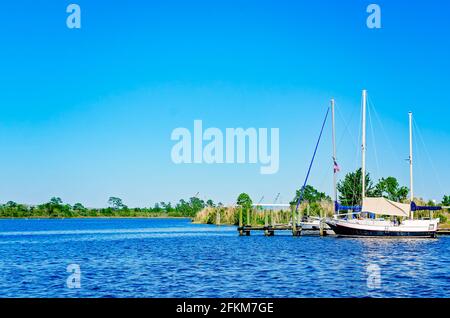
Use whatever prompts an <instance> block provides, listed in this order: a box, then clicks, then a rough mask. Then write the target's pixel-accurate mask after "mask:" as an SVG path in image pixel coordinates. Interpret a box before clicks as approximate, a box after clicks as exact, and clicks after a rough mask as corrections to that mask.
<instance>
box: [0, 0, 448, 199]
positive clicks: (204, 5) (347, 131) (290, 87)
mask: <svg viewBox="0 0 450 318" xmlns="http://www.w3.org/2000/svg"><path fill="white" fill-rule="evenodd" d="M72 2H73V3H77V4H79V5H80V7H81V24H82V27H81V29H79V30H75V29H68V28H67V27H66V17H67V16H68V14H67V13H66V7H67V5H68V4H70V3H71V2H69V1H61V0H58V1H55V0H46V1H24V0H15V1H8V2H6V1H3V2H2V5H1V9H0V39H1V45H0V84H1V88H0V180H1V182H0V202H5V201H8V200H14V201H17V202H23V203H30V204H35V203H42V202H45V201H47V200H48V199H49V198H50V197H52V196H60V197H61V198H62V199H63V200H64V201H65V202H69V203H75V202H83V203H84V204H85V205H87V206H92V207H96V206H104V205H106V202H107V200H108V197H109V196H119V197H121V198H122V199H123V200H124V202H125V203H126V204H128V205H129V206H148V205H153V204H154V203H155V202H159V201H177V200H178V199H180V198H188V197H190V196H193V195H194V194H195V193H196V192H200V195H199V196H200V197H201V198H204V199H205V198H212V199H213V200H214V201H222V202H224V203H231V202H234V201H235V198H236V197H237V195H238V194H239V193H240V192H248V193H249V194H250V195H251V196H252V197H253V199H254V200H255V201H258V200H259V198H260V197H261V196H263V195H264V197H265V200H264V201H267V202H271V201H272V200H273V199H274V197H275V196H276V194H277V193H278V192H280V193H281V199H282V201H284V202H287V201H288V200H290V199H291V198H292V196H293V194H294V190H295V189H296V188H299V187H300V186H301V185H302V183H303V180H304V177H305V174H306V170H307V167H308V163H309V160H310V158H311V155H312V152H313V148H314V144H315V142H316V139H317V135H318V133H319V129H320V125H321V121H322V119H323V116H324V115H325V111H326V108H327V107H328V104H329V99H330V98H331V97H334V98H335V99H336V105H337V108H338V114H337V118H336V119H337V122H336V124H337V139H338V162H339V164H340V166H341V168H342V172H341V174H340V177H342V176H343V175H344V174H345V173H346V172H348V171H352V170H354V169H355V168H357V167H358V166H359V165H360V157H359V155H358V150H359V141H358V136H359V131H360V122H359V121H360V119H359V118H360V98H361V90H362V89H363V88H366V89H367V90H368V94H369V98H370V101H371V109H372V110H371V115H372V116H371V119H372V121H371V123H372V125H370V123H368V137H367V141H368V154H367V155H368V163H367V169H368V170H369V171H370V172H371V173H372V175H373V177H374V178H375V179H377V178H379V177H382V176H389V175H393V176H395V177H397V178H398V179H399V180H400V182H401V183H402V184H404V185H408V183H409V179H408V176H409V174H408V173H409V170H408V163H407V161H406V160H405V159H406V158H407V156H408V121H407V120H408V117H407V113H408V111H410V110H412V111H413V112H414V116H415V121H416V124H417V126H418V127H419V128H420V131H421V136H422V137H423V141H424V142H422V140H421V139H419V135H416V137H417V138H416V139H415V141H416V149H415V150H416V159H417V161H416V166H415V172H416V173H415V182H416V183H415V185H416V186H415V192H416V194H417V195H418V196H422V197H425V198H427V199H437V200H440V199H441V198H442V196H443V195H444V194H450V171H449V170H450V169H449V164H448V160H449V158H450V147H449V145H450V142H449V141H450V124H449V118H450V94H449V91H450V89H449V88H450V87H449V86H450V85H449V84H450V79H449V76H450V75H449V74H450V59H449V57H450V36H449V30H450V19H449V18H448V14H449V12H450V4H449V2H448V1H438V0H432V1H378V0H376V1H373V2H375V3H377V4H379V5H380V7H381V10H382V16H381V19H382V29H379V30H373V29H368V28H367V26H366V18H367V16H368V14H367V13H366V7H367V5H369V4H370V3H371V2H369V1H360V0H355V1H328V0H318V1H287V0H284V1H283V0H273V1H266V0H245V1H242V0H239V1H237V0H226V1H225V0H214V1H211V0H209V1H199V0H189V1H185V0H152V1H92V0H89V1H87V0H73V1H72ZM195 119H201V120H203V125H204V126H205V127H218V128H220V129H223V130H225V128H227V127H229V128H233V127H243V128H248V127H255V128H260V127H261V128H272V127H275V128H280V169H279V171H278V173H277V174H273V175H261V174H260V173H259V166H257V165H254V164H246V165H220V164H219V165H206V164H201V165H187V164H184V165H175V164H174V163H173V162H172V161H171V157H170V151H171V148H172V146H173V145H174V142H173V141H171V140H170V135H171V132H172V130H173V129H174V128H176V127H186V128H189V129H191V130H192V127H193V121H194V120H195ZM329 123H330V122H328V125H327V126H326V131H325V134H324V139H323V142H322V144H321V145H320V148H319V151H318V154H317V161H316V163H315V165H314V167H313V170H312V174H311V180H310V181H311V182H310V183H311V184H312V185H314V186H315V187H317V188H319V189H320V190H322V191H325V192H327V193H328V194H331V193H332V172H331V171H332V170H331V169H332V166H331V144H330V142H331V127H330V125H329ZM429 157H430V158H431V160H429V159H430V158H429Z"/></svg>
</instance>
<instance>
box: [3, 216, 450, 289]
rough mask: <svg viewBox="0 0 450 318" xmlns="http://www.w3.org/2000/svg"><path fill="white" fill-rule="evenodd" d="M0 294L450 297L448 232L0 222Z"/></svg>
mask: <svg viewBox="0 0 450 318" xmlns="http://www.w3.org/2000/svg"><path fill="white" fill-rule="evenodd" d="M69 264H78V265H79V266H80V269H81V276H80V278H81V279H80V288H72V289H71V288H68V287H67V282H66V281H67V278H68V276H69V275H70V273H68V272H67V266H68V265H69ZM373 266H375V267H376V268H379V275H376V277H377V279H376V280H375V281H376V282H377V283H375V284H374V283H373V280H370V279H369V284H368V278H369V277H373V272H370V271H369V272H368V267H369V268H372V267H373ZM377 266H378V267H377ZM370 282H372V283H370ZM0 297H450V238H448V237H441V238H439V239H429V240H424V239H344V238H334V237H325V238H321V237H306V236H304V237H299V238H293V237H291V236H289V235H277V236H275V237H268V238H267V237H264V236H261V235H255V236H250V237H238V236H237V231H236V228H235V227H216V226H209V225H195V224H191V223H190V221H189V220H187V219H65V220H0Z"/></svg>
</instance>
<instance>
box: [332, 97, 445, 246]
mask: <svg viewBox="0 0 450 318" xmlns="http://www.w3.org/2000/svg"><path fill="white" fill-rule="evenodd" d="M366 105H367V91H366V90H363V92H362V169H361V171H362V202H361V206H342V205H340V204H339V202H338V198H337V190H336V173H335V175H334V192H335V215H334V217H333V218H332V219H327V220H326V221H325V222H326V224H328V226H330V228H331V229H332V230H333V231H334V232H335V233H336V234H337V235H338V236H354V237H355V236H356V237H380V236H381V237H421V238H432V237H436V233H437V228H438V223H439V219H432V218H429V219H414V212H416V211H425V210H428V211H433V210H440V209H442V208H441V207H434V206H433V207H428V206H418V205H416V204H415V203H414V191H413V147H412V145H413V143H412V140H413V134H412V113H411V112H410V113H409V146H410V154H409V164H410V196H411V198H410V202H411V203H410V204H405V203H399V202H394V201H391V200H388V199H386V198H383V197H367V196H366ZM332 110H333V113H334V102H333V101H332ZM334 145H335V140H334V118H333V148H334V149H333V155H334V157H333V160H334V164H335V159H334V158H335V155H336V154H335V152H336V148H335V146H334ZM340 210H347V211H351V212H350V213H346V214H339V211H340ZM392 219H393V220H392Z"/></svg>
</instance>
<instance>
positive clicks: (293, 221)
mask: <svg viewBox="0 0 450 318" xmlns="http://www.w3.org/2000/svg"><path fill="white" fill-rule="evenodd" d="M291 212H292V213H291V215H292V216H291V218H292V235H294V236H295V235H297V224H296V222H295V208H294V207H293V206H291Z"/></svg>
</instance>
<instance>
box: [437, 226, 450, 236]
mask: <svg viewBox="0 0 450 318" xmlns="http://www.w3.org/2000/svg"><path fill="white" fill-rule="evenodd" d="M437 234H438V235H450V228H448V227H447V228H438V230H437Z"/></svg>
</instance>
